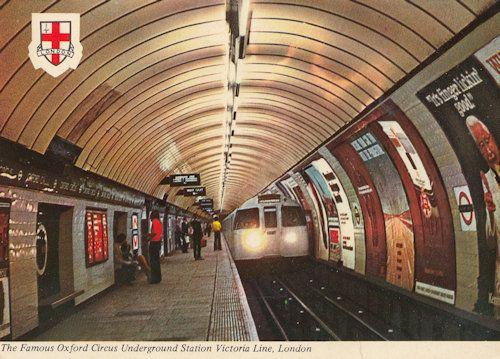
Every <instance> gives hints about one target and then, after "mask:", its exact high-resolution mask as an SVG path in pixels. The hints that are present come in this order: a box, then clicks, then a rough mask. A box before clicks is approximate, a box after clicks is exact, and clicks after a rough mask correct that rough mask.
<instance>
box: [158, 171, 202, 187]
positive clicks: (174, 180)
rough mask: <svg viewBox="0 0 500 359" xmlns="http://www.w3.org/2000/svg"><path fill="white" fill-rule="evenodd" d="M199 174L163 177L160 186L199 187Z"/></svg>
mask: <svg viewBox="0 0 500 359" xmlns="http://www.w3.org/2000/svg"><path fill="white" fill-rule="evenodd" d="M200 183H201V180H200V174H199V173H188V174H174V175H170V176H167V177H165V178H164V179H163V180H162V181H161V182H160V184H161V185H165V184H168V185H170V186H171V187H180V186H198V185H200Z"/></svg>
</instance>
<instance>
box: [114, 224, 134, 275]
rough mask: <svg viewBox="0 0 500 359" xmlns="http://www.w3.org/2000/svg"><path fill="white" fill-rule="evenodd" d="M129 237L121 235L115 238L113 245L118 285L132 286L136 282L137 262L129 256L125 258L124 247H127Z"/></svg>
mask: <svg viewBox="0 0 500 359" xmlns="http://www.w3.org/2000/svg"><path fill="white" fill-rule="evenodd" d="M126 244H127V237H126V236H125V234H123V233H120V234H119V235H118V236H116V238H115V243H114V245H113V252H114V262H115V279H116V282H117V283H118V284H131V283H132V282H133V281H134V280H135V271H136V269H137V262H134V261H133V260H132V259H131V258H130V257H129V256H128V255H127V256H124V253H123V252H124V251H123V247H125V248H127V247H126Z"/></svg>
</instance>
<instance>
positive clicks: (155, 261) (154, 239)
mask: <svg viewBox="0 0 500 359" xmlns="http://www.w3.org/2000/svg"><path fill="white" fill-rule="evenodd" d="M162 235H163V225H162V224H161V221H160V213H159V212H158V211H153V212H151V233H149V238H150V241H149V262H150V265H151V278H150V281H149V283H150V284H155V283H160V282H161V267H160V247H161V238H162Z"/></svg>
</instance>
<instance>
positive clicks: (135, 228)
mask: <svg viewBox="0 0 500 359" xmlns="http://www.w3.org/2000/svg"><path fill="white" fill-rule="evenodd" d="M132 249H133V250H134V251H135V250H138V249H139V215H138V214H137V213H133V214H132Z"/></svg>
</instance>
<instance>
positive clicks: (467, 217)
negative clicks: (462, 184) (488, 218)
mask: <svg viewBox="0 0 500 359" xmlns="http://www.w3.org/2000/svg"><path fill="white" fill-rule="evenodd" d="M472 208H473V207H472V201H471V199H470V197H469V196H468V195H467V194H466V193H465V192H460V193H459V194H458V210H459V212H460V216H461V217H462V219H463V220H464V222H465V224H466V225H468V226H470V225H471V224H472V220H473V219H474V210H473V209H472Z"/></svg>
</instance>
